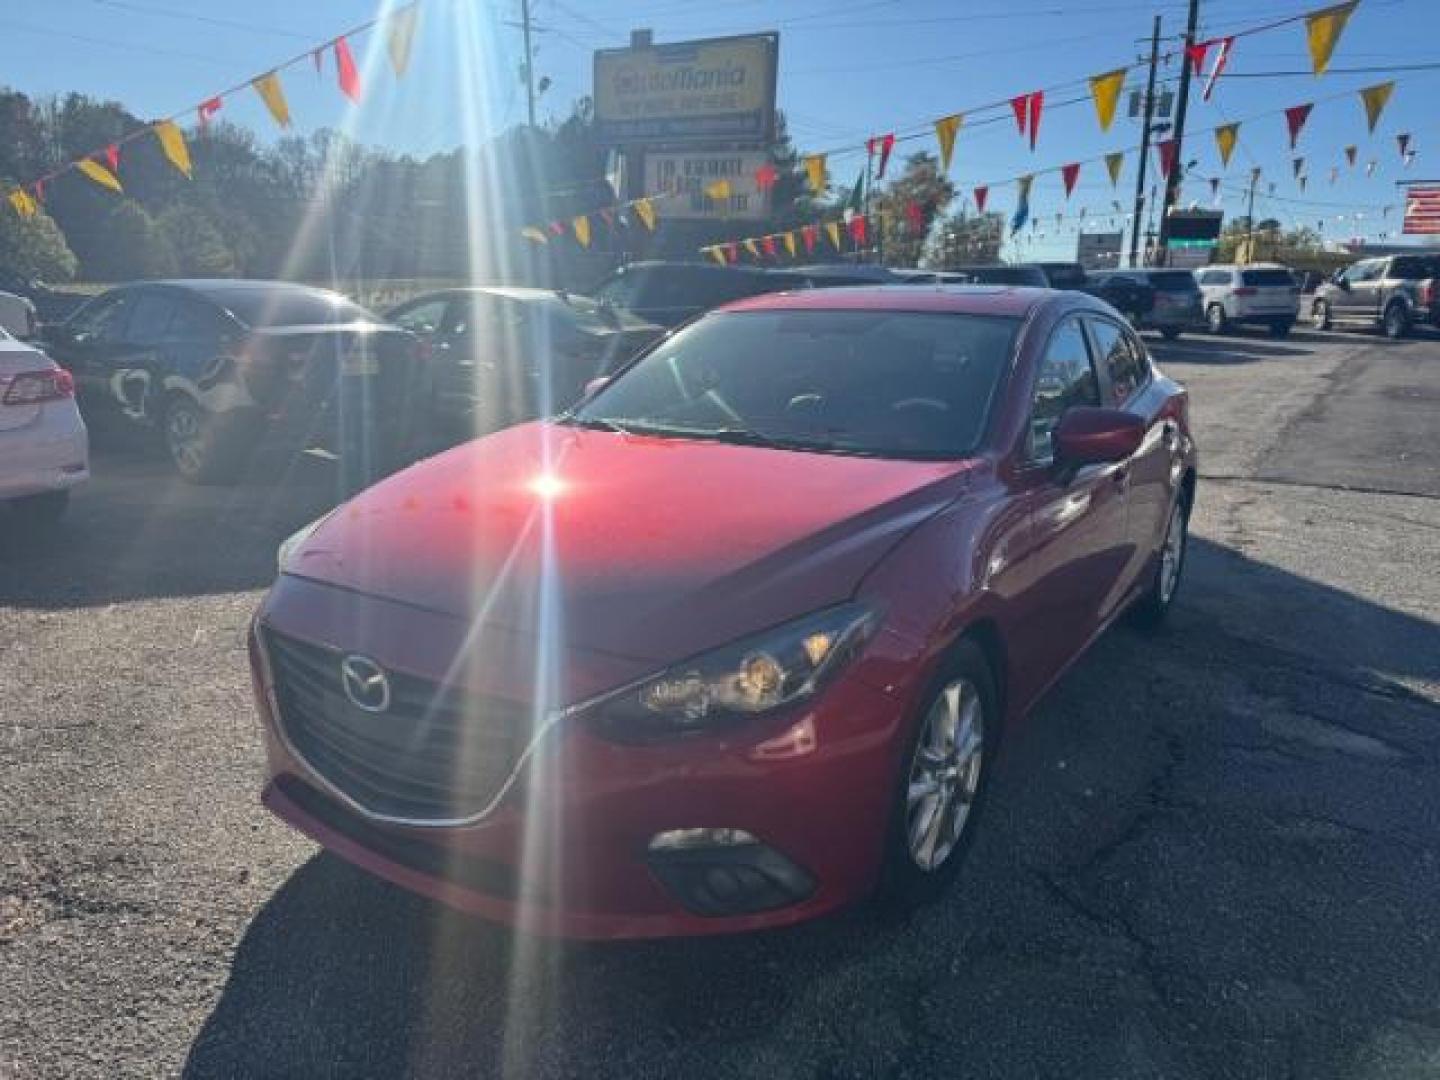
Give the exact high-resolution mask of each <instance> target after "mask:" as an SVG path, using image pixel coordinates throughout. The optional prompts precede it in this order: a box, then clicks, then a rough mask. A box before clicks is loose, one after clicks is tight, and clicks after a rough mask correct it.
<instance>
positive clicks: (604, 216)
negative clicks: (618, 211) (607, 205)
mask: <svg viewBox="0 0 1440 1080" xmlns="http://www.w3.org/2000/svg"><path fill="white" fill-rule="evenodd" d="M600 220H601V221H603V222H605V227H606V228H607V229H613V228H615V211H614V210H607V209H604V208H603V207H602V208H601V210H600Z"/></svg>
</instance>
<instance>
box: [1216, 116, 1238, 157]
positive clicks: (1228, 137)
mask: <svg viewBox="0 0 1440 1080" xmlns="http://www.w3.org/2000/svg"><path fill="white" fill-rule="evenodd" d="M1239 138H1240V125H1239V124H1222V125H1220V126H1219V127H1217V128H1216V129H1215V146H1216V147H1217V148H1218V149H1219V151H1220V164H1221V165H1229V164H1230V155H1231V154H1233V153H1234V152H1235V143H1236V142H1237V141H1238V140H1239Z"/></svg>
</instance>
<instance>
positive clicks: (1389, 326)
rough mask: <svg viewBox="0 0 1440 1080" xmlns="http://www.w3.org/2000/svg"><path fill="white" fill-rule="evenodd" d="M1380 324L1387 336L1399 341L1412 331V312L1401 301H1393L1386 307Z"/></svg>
mask: <svg viewBox="0 0 1440 1080" xmlns="http://www.w3.org/2000/svg"><path fill="white" fill-rule="evenodd" d="M1380 325H1381V326H1382V327H1383V328H1384V330H1385V336H1386V337H1388V338H1389V339H1390V340H1391V341H1398V340H1399V339H1400V338H1403V337H1404V336H1405V335H1406V334H1408V333H1410V312H1409V310H1408V309H1407V308H1406V307H1405V305H1404V304H1402V303H1400V301H1398V300H1394V301H1391V303H1390V306H1389V307H1387V308H1386V309H1385V314H1384V316H1383V317H1382V318H1381V320H1380Z"/></svg>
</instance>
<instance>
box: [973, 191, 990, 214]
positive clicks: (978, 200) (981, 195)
mask: <svg viewBox="0 0 1440 1080" xmlns="http://www.w3.org/2000/svg"><path fill="white" fill-rule="evenodd" d="M989 197H990V187H989V185H986V184H982V185H981V186H980V187H977V188H976V189H975V209H976V210H978V211H980V213H982V214H983V213H984V212H985V200H986V199H987V198H989Z"/></svg>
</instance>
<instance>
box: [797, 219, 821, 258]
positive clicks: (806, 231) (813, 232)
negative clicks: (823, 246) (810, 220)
mask: <svg viewBox="0 0 1440 1080" xmlns="http://www.w3.org/2000/svg"><path fill="white" fill-rule="evenodd" d="M819 237H820V230H819V229H818V228H817V227H816V226H814V225H806V226H805V227H804V228H803V229H801V230H800V239H801V240H802V241H804V244H805V253H806V254H807V255H808V254H809V253H810V252H812V251H814V250H815V241H816V240H817V239H819Z"/></svg>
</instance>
